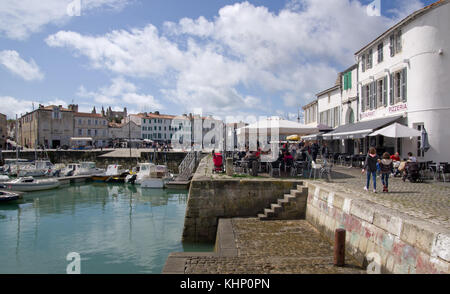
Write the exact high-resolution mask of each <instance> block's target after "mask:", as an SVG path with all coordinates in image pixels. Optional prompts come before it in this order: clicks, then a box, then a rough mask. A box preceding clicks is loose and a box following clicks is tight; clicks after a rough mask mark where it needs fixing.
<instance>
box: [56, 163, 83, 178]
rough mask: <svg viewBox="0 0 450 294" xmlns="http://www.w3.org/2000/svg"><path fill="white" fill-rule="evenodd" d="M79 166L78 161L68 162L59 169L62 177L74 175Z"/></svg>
mask: <svg viewBox="0 0 450 294" xmlns="http://www.w3.org/2000/svg"><path fill="white" fill-rule="evenodd" d="M80 167H81V165H80V164H79V163H69V164H68V165H66V167H65V168H63V169H62V170H61V173H60V174H61V176H63V177H70V176H75V175H76V173H77V171H78V170H79V169H80Z"/></svg>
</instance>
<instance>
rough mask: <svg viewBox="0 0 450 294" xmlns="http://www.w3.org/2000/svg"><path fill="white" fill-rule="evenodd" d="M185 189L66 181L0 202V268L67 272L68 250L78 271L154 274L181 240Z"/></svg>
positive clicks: (184, 247) (181, 247)
mask: <svg viewBox="0 0 450 294" xmlns="http://www.w3.org/2000/svg"><path fill="white" fill-rule="evenodd" d="M187 196H188V194H187V191H179V190H163V189H141V188H140V186H133V185H128V184H121V185H120V184H117V185H113V184H103V183H89V184H77V185H75V184H71V185H70V186H67V187H63V188H60V189H57V190H50V191H42V192H33V193H26V194H25V195H24V199H23V200H20V201H19V202H17V203H10V204H0V273H1V274H3V273H9V274H16V273H38V274H44V273H51V274H65V273H66V268H67V267H68V265H69V264H70V263H71V261H72V259H71V258H69V259H67V257H68V255H69V254H70V253H72V252H75V253H76V254H79V256H80V257H81V261H80V263H79V265H80V269H81V273H82V274H145V273H150V274H159V273H161V271H162V269H163V267H164V264H165V261H166V259H167V256H168V255H169V253H171V252H182V251H212V250H213V246H212V245H205V244H183V243H182V242H181V236H182V231H183V224H184V216H185V211H186V201H187Z"/></svg>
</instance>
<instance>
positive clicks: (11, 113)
mask: <svg viewBox="0 0 450 294" xmlns="http://www.w3.org/2000/svg"><path fill="white" fill-rule="evenodd" d="M0 103H1V105H2V107H1V113H3V114H6V116H7V117H8V119H15V118H16V114H17V115H18V116H19V117H20V114H25V113H26V112H30V111H32V110H33V103H34V106H35V107H38V105H39V104H38V103H37V102H35V101H30V100H20V99H17V98H14V97H11V96H0Z"/></svg>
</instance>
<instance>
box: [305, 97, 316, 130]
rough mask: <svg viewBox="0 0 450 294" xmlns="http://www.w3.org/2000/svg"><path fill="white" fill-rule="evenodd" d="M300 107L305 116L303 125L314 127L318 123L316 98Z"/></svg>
mask: <svg viewBox="0 0 450 294" xmlns="http://www.w3.org/2000/svg"><path fill="white" fill-rule="evenodd" d="M302 108H303V113H304V117H305V126H307V127H316V126H317V125H318V124H319V122H318V116H319V115H318V114H319V107H318V103H317V99H316V100H314V101H313V102H311V103H309V104H308V105H305V106H303V107H302Z"/></svg>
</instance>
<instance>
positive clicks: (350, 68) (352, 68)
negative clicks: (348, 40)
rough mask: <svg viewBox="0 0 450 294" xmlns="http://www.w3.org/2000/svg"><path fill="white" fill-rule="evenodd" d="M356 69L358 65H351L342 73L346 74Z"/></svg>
mask: <svg viewBox="0 0 450 294" xmlns="http://www.w3.org/2000/svg"><path fill="white" fill-rule="evenodd" d="M357 68H358V64H353V65H352V66H350V67H349V68H347V69H346V70H344V71H342V73H347V72H349V71H352V70H354V69H357Z"/></svg>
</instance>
